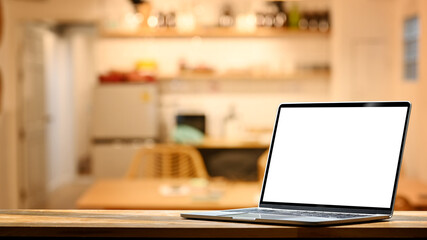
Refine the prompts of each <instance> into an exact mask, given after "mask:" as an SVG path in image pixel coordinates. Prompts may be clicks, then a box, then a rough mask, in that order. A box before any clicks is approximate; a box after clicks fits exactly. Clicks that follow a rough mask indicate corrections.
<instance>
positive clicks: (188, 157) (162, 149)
mask: <svg viewBox="0 0 427 240" xmlns="http://www.w3.org/2000/svg"><path fill="white" fill-rule="evenodd" d="M126 177H127V178H208V177H209V175H208V173H207V170H206V166H205V163H204V161H203V158H202V156H201V155H200V153H199V151H198V150H197V149H196V148H195V147H192V146H189V145H182V144H154V145H147V146H143V147H141V148H140V149H139V150H138V151H137V152H136V154H135V156H134V158H133V160H132V162H131V165H130V168H129V170H128V173H127V176H126Z"/></svg>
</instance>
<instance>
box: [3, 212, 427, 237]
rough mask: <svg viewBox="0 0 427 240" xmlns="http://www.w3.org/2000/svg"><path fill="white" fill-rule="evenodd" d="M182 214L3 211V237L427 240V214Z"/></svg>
mask: <svg viewBox="0 0 427 240" xmlns="http://www.w3.org/2000/svg"><path fill="white" fill-rule="evenodd" d="M181 212H182V211H146V210H0V236H19V237H28V236H40V237H116V238H123V237H165V238H166V237H167V238H194V237H211V238H226V237H227V238H230V237H239V238H297V237H302V238H308V237H323V238H348V237H351V238H375V237H381V238H398V237H400V238H410V237H423V238H427V212H422V211H418V212H415V211H414V212H408V211H407V212H405V211H402V212H395V214H394V216H393V218H392V219H391V220H386V221H380V222H372V223H361V224H351V225H343V226H334V227H292V226H280V225H268V224H249V223H233V222H220V221H203V220H188V219H183V218H181V217H180V215H179V214H180V213H181Z"/></svg>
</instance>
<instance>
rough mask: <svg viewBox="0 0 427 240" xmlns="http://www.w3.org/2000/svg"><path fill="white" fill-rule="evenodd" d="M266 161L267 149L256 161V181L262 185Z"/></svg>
mask: <svg viewBox="0 0 427 240" xmlns="http://www.w3.org/2000/svg"><path fill="white" fill-rule="evenodd" d="M267 159H268V149H267V150H265V152H263V153H262V154H261V155H260V156H259V157H258V161H257V168H258V181H260V182H261V183H262V181H263V180H264V172H265V167H266V166H267Z"/></svg>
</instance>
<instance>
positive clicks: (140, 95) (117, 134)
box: [91, 83, 159, 178]
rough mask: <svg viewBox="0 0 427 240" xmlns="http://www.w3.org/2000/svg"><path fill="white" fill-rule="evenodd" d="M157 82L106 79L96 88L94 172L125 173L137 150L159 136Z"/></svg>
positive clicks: (106, 174) (109, 175)
mask: <svg viewBox="0 0 427 240" xmlns="http://www.w3.org/2000/svg"><path fill="white" fill-rule="evenodd" d="M158 103H159V94H158V86H157V84H156V83H104V84H99V85H98V86H97V87H96V88H95V93H94V105H93V111H92V116H93V118H92V119H93V121H92V128H91V129H92V156H91V159H92V166H91V167H92V173H93V176H94V177H95V178H116V177H123V176H124V175H125V174H126V171H127V169H128V167H129V165H130V162H131V160H132V157H133V155H134V154H135V151H136V150H137V149H138V148H139V147H140V146H141V145H142V144H146V143H147V142H153V141H154V142H155V141H158V140H159V139H158V138H159V105H158Z"/></svg>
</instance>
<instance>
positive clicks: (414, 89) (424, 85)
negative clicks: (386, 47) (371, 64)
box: [392, 0, 427, 182]
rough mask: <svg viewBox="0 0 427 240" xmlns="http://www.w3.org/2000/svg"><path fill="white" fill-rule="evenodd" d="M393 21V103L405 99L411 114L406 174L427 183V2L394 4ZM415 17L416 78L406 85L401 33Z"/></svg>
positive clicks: (400, 0)
mask: <svg viewBox="0 0 427 240" xmlns="http://www.w3.org/2000/svg"><path fill="white" fill-rule="evenodd" d="M395 13H396V18H395V19H394V26H395V29H396V31H395V32H394V35H393V39H394V40H395V41H394V42H393V45H394V49H395V54H396V57H395V58H394V61H393V67H392V69H393V73H394V74H393V78H392V86H393V96H394V98H396V99H405V100H409V101H411V102H412V113H411V119H410V124H409V131H408V139H407V147H406V150H405V158H404V163H405V169H404V170H405V174H406V175H408V176H409V177H414V178H418V179H421V180H423V181H424V182H427V174H426V171H427V163H426V161H425V159H426V156H427V149H426V148H425V146H424V143H425V142H426V141H427V126H426V124H425V123H426V122H427V111H426V109H427V96H426V94H425V90H426V89H427V69H426V68H425V67H424V66H426V63H427V38H426V37H425V33H426V32H427V2H426V1H419V0H397V5H396V9H395ZM414 15H418V16H419V19H420V45H419V56H420V58H419V77H418V79H416V80H415V81H408V80H406V79H405V78H404V77H403V76H404V74H403V52H404V50H403V29H404V26H403V24H404V20H405V19H406V18H407V17H411V16H414Z"/></svg>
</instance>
